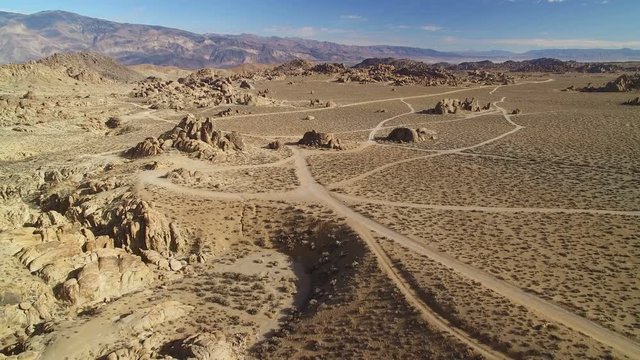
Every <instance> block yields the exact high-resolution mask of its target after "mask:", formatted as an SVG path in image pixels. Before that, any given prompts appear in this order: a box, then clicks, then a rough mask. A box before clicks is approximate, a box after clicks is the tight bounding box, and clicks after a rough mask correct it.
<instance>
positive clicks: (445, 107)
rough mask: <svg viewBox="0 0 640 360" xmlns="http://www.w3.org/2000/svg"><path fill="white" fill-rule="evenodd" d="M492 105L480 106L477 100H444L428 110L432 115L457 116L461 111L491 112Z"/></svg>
mask: <svg viewBox="0 0 640 360" xmlns="http://www.w3.org/2000/svg"><path fill="white" fill-rule="evenodd" d="M490 108H491V103H487V104H486V105H485V106H482V107H481V106H480V105H479V104H478V100H477V99H475V98H471V99H469V98H465V99H464V100H462V101H461V100H458V99H442V100H440V101H438V103H437V104H436V106H435V107H434V108H433V109H429V110H427V113H430V114H441V115H444V114H457V113H458V112H459V111H471V112H479V111H482V110H489V109H490Z"/></svg>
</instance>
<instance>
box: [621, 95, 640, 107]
mask: <svg viewBox="0 0 640 360" xmlns="http://www.w3.org/2000/svg"><path fill="white" fill-rule="evenodd" d="M622 105H631V106H640V97H637V98H635V99H631V100H628V101H625V102H623V103H622Z"/></svg>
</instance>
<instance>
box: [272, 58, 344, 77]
mask: <svg viewBox="0 0 640 360" xmlns="http://www.w3.org/2000/svg"><path fill="white" fill-rule="evenodd" d="M346 69H347V68H346V66H344V64H339V63H322V64H314V63H312V62H311V61H308V60H304V59H294V60H291V61H289V62H286V63H284V64H281V65H278V66H276V67H275V68H273V69H271V70H268V71H266V73H265V75H266V77H267V78H277V77H282V76H308V75H316V74H321V75H331V74H339V73H342V72H344V71H346Z"/></svg>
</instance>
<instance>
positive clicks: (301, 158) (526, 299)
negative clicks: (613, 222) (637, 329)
mask: <svg viewBox="0 0 640 360" xmlns="http://www.w3.org/2000/svg"><path fill="white" fill-rule="evenodd" d="M549 81H553V80H552V79H549V80H546V81H543V82H549ZM529 83H541V82H529ZM480 88H483V87H480ZM476 89H477V88H476ZM497 89H498V88H496V89H494V91H495V90H497ZM454 92H458V91H454ZM447 93H451V92H447ZM442 94H445V93H441V94H432V95H421V96H416V97H427V96H437V95H442ZM416 97H405V98H394V99H387V100H374V101H368V102H361V103H356V104H351V105H350V106H356V105H361V104H363V103H375V102H382V101H391V100H401V101H403V102H404V99H408V98H416ZM504 100H505V98H504V97H503V98H502V99H501V100H500V101H498V102H495V103H494V104H493V105H494V106H495V107H496V108H497V109H498V110H499V111H500V112H501V113H502V115H503V117H504V118H505V120H506V121H507V122H509V123H510V124H511V125H513V126H514V129H512V130H511V131H508V132H506V133H503V134H501V135H499V136H497V137H494V138H492V139H489V140H486V141H483V142H481V143H479V144H476V145H472V146H468V147H463V148H457V149H449V150H439V151H438V152H437V153H434V154H430V155H426V156H419V157H414V158H410V159H404V160H400V161H397V162H393V163H390V164H386V165H383V166H381V167H378V168H376V169H374V170H372V171H370V172H367V173H364V174H361V175H360V176H358V177H355V178H352V179H348V180H347V181H343V182H339V183H334V184H331V185H330V187H331V188H335V187H336V185H337V184H339V185H345V184H347V183H351V182H353V181H356V180H357V179H361V178H364V177H366V176H369V175H371V174H372V173H374V172H378V171H380V170H382V169H385V168H388V167H390V166H394V165H397V164H400V163H405V162H409V161H414V160H418V159H423V158H428V157H434V156H441V155H445V154H458V153H461V152H462V151H465V150H470V149H474V148H477V147H480V146H483V145H486V144H488V143H491V142H493V141H496V140H499V139H501V138H504V137H506V136H509V135H511V134H513V133H515V132H517V131H519V130H521V129H523V128H524V127H523V126H521V125H519V124H517V123H515V122H513V120H512V119H511V116H510V115H509V114H508V113H507V111H506V110H505V109H504V108H502V107H500V106H498V105H497V104H498V103H502V102H504ZM408 105H409V104H408ZM409 106H410V105H409ZM410 108H411V107H410ZM411 109H412V108H411ZM305 111H307V110H305ZM296 112H298V111H296ZM300 112H302V111H300ZM245 116H247V115H245ZM258 116H261V115H258ZM388 120H389V119H386V120H384V121H388ZM384 121H383V122H382V123H380V124H378V126H376V127H375V128H373V129H372V132H371V133H370V135H369V141H367V143H373V142H372V141H371V140H372V139H373V138H374V136H375V132H376V131H378V130H379V129H380V128H381V127H382V126H383V125H384ZM365 147H366V146H365ZM291 150H292V152H293V157H294V160H295V165H296V174H297V176H298V179H299V181H300V186H299V187H298V188H297V189H296V190H293V191H288V192H280V193H258V194H249V193H219V192H214V191H209V190H206V189H193V188H188V187H182V186H179V185H175V184H172V183H171V182H170V181H168V180H166V179H160V178H159V177H158V176H159V172H146V173H144V174H143V175H141V177H140V181H141V182H142V183H143V184H150V185H156V186H161V187H164V188H167V189H168V190H171V191H177V192H181V193H184V194H189V195H194V196H206V197H212V198H217V199H225V200H236V201H244V200H249V199H262V200H278V201H283V200H284V201H287V200H290V201H312V202H315V203H318V202H319V203H322V204H324V205H326V206H327V207H329V208H330V209H332V210H333V211H334V212H336V213H337V214H338V215H339V216H341V217H344V218H345V219H346V220H345V221H346V222H347V224H348V225H350V226H351V227H352V228H353V229H354V230H355V231H356V232H358V234H360V236H361V237H362V238H363V240H364V241H365V242H366V243H367V244H368V245H369V247H370V248H371V250H372V252H373V253H374V255H376V257H377V258H378V260H379V263H380V266H381V268H382V269H383V270H384V271H385V273H387V275H388V276H389V277H390V278H391V280H392V281H393V282H394V283H395V284H396V286H397V287H398V289H399V290H400V291H401V292H402V293H403V295H404V296H405V298H407V300H408V301H409V302H410V303H411V304H412V305H413V306H415V307H416V309H418V310H419V311H420V313H421V315H422V316H423V317H424V318H425V319H426V320H427V321H428V322H429V323H430V324H432V325H435V326H436V327H438V328H440V329H442V330H443V331H446V332H448V333H449V334H452V335H453V336H455V337H456V338H457V339H459V340H460V341H462V342H463V343H465V344H467V345H468V346H470V347H472V348H473V349H475V350H476V351H478V352H479V353H480V354H482V355H483V356H485V357H488V358H505V355H504V354H501V353H497V352H495V351H494V350H493V349H491V348H489V347H487V346H486V345H485V344H481V343H479V342H478V341H477V340H475V339H473V338H472V337H470V336H468V335H467V334H465V333H464V332H463V331H462V330H460V329H458V328H455V327H453V326H451V325H450V324H449V323H448V322H447V321H446V320H445V319H442V318H441V317H439V316H438V315H437V314H435V313H434V312H433V311H432V310H431V309H430V308H429V307H428V306H427V305H425V304H424V303H423V302H422V301H421V300H420V298H419V297H418V296H417V295H416V293H415V292H414V291H413V290H412V288H411V286H410V284H408V283H407V282H406V281H405V280H404V279H403V278H402V276H400V275H399V274H398V273H397V272H396V270H395V269H394V267H393V265H392V263H391V261H390V259H389V258H388V256H387V255H386V253H385V252H384V251H383V250H382V249H381V248H380V246H379V244H377V242H376V241H375V238H373V237H372V235H371V232H375V233H377V234H379V235H381V236H384V237H386V238H388V239H391V240H393V241H395V242H397V243H398V244H400V245H403V246H405V247H407V248H408V249H410V250H413V251H415V252H416V253H418V254H422V255H425V256H427V257H429V258H430V259H432V260H434V261H436V262H438V263H440V264H442V265H444V266H446V267H448V268H450V269H452V270H453V271H456V272H457V273H459V274H461V275H463V276H465V277H467V278H469V279H471V280H474V281H477V282H479V283H480V284H482V285H483V286H484V287H486V288H488V289H490V290H493V291H495V292H496V293H498V294H500V295H502V296H504V297H505V298H507V299H509V300H511V301H512V302H514V303H516V304H519V305H522V306H525V307H526V308H528V309H530V310H532V311H534V312H536V313H538V314H540V315H542V316H544V317H546V318H548V319H553V320H554V321H556V322H558V323H560V324H563V325H565V326H567V327H569V328H571V329H573V330H575V331H578V332H580V333H583V334H585V335H587V336H589V337H591V338H593V339H595V340H596V341H599V342H600V343H602V344H605V345H607V346H610V347H611V348H613V349H614V350H615V351H616V352H618V353H620V354H623V355H624V356H627V357H629V358H633V359H636V358H640V344H638V343H636V342H634V341H633V340H631V339H629V338H627V337H625V336H623V335H620V334H618V333H615V332H613V331H611V330H608V329H606V328H604V327H603V326H600V325H598V324H596V323H594V322H592V321H590V320H588V319H585V318H583V317H581V316H579V315H576V314H574V313H571V312H570V311H568V310H565V309H564V308H562V307H560V306H558V305H555V304H553V303H551V302H548V301H546V300H543V299H541V298H539V297H537V296H535V295H533V294H530V293H527V292H525V291H524V290H522V289H521V288H519V287H517V286H514V285H512V284H510V283H509V282H506V281H503V280H500V279H498V278H496V277H495V276H493V275H491V274H489V273H487V272H484V271H482V270H479V269H477V268H475V267H473V266H471V265H468V264H466V263H464V262H461V261H459V260H457V259H455V258H454V257H452V256H449V255H447V254H444V253H441V252H440V251H438V250H437V249H435V248H433V247H432V246H430V245H428V244H427V243H426V242H425V241H422V240H419V239H413V238H410V237H408V236H405V235H402V234H400V233H398V232H396V231H394V230H392V229H390V228H388V227H386V226H384V225H382V224H380V223H377V222H376V221H374V220H372V219H369V218H367V217H365V216H363V215H362V214H360V213H358V212H356V211H355V210H353V209H351V208H350V207H349V206H347V205H346V204H345V203H344V202H343V201H341V200H340V198H341V197H342V198H343V199H344V198H345V195H338V194H334V193H331V192H330V191H329V190H328V187H324V186H322V185H320V184H318V183H317V182H316V181H315V179H314V178H313V175H312V174H311V171H310V169H309V167H308V164H307V160H306V155H305V153H304V152H303V151H301V150H299V149H296V148H291ZM464 155H468V154H466V153H465V154H464ZM363 175H364V176H363ZM354 179H355V180H354ZM346 199H349V197H347V198H346ZM367 201H371V200H367ZM373 201H375V200H373ZM400 204H404V205H406V204H405V203H400ZM385 205H391V204H390V203H386V202H385ZM413 205H416V206H420V205H419V204H413ZM413 205H410V206H413ZM425 206H429V205H425ZM443 209H444V208H443ZM492 209H493V210H495V209H497V210H498V211H505V212H517V211H521V212H534V211H541V212H545V211H548V212H567V211H568V212H571V211H575V212H592V213H596V214H600V213H602V212H606V213H611V212H610V211H609V210H588V209H542V208H490V207H467V209H462V208H460V209H458V208H456V209H453V210H465V211H469V210H471V211H473V210H478V211H483V210H485V211H487V210H492ZM446 210H449V209H446ZM615 213H616V214H618V213H619V212H615ZM623 213H624V214H626V215H632V216H638V215H639V214H638V212H623Z"/></svg>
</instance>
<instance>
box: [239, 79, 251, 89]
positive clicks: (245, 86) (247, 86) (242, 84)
mask: <svg viewBox="0 0 640 360" xmlns="http://www.w3.org/2000/svg"><path fill="white" fill-rule="evenodd" d="M240 88H241V89H253V85H251V83H249V82H248V81H247V80H242V81H241V82H240Z"/></svg>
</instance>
